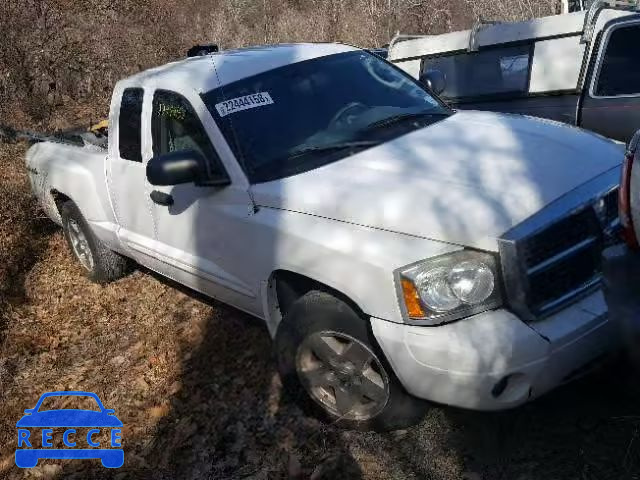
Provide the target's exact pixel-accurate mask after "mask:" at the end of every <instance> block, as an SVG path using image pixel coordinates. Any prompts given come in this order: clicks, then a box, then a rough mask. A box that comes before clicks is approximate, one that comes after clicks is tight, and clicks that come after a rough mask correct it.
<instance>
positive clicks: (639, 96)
mask: <svg viewBox="0 0 640 480" xmlns="http://www.w3.org/2000/svg"><path fill="white" fill-rule="evenodd" d="M638 38H640V14H638V12H637V11H633V10H630V9H623V8H612V7H608V6H606V5H605V4H603V3H602V2H595V3H594V4H593V5H591V7H590V8H589V10H588V11H579V12H576V13H570V14H566V15H555V16H550V17H544V18H538V19H534V20H529V21H525V22H516V23H498V22H479V23H477V24H476V25H475V26H474V28H473V29H472V30H467V31H463V32H453V33H447V34H443V35H432V36H419V37H418V36H413V37H409V36H402V35H400V36H397V37H396V38H395V39H394V40H393V41H392V42H391V45H390V49H389V60H390V61H391V62H393V63H395V64H396V65H397V66H399V67H400V68H402V69H403V70H405V71H406V72H408V73H409V74H411V75H412V76H414V77H415V78H419V79H422V80H423V81H425V82H427V84H431V85H432V86H438V87H439V88H437V89H436V93H439V94H440V96H441V97H442V98H443V99H444V100H445V101H446V102H448V103H449V104H450V105H451V106H452V107H454V108H457V109H462V110H490V111H497V112H505V113H517V114H524V115H531V116H535V117H542V118H547V119H551V120H557V121H561V122H564V123H568V124H571V125H576V126H579V127H582V128H585V129H588V130H592V131H594V132H596V133H599V134H601V135H604V136H606V137H609V138H611V139H614V140H618V141H622V142H628V141H629V140H630V139H631V136H632V135H633V133H634V132H635V131H636V130H637V129H638V128H640V61H638V60H639V57H638V50H637V46H636V45H637V39H638ZM438 90H439V91H438Z"/></svg>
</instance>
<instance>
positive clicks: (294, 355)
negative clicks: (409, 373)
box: [275, 290, 429, 431]
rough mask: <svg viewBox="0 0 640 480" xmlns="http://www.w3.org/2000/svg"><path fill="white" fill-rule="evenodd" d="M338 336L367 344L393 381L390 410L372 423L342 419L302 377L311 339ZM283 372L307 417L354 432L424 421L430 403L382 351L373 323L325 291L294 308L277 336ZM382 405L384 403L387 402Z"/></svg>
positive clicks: (311, 294)
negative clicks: (301, 361)
mask: <svg viewBox="0 0 640 480" xmlns="http://www.w3.org/2000/svg"><path fill="white" fill-rule="evenodd" d="M327 331H329V332H337V333H338V334H344V335H345V336H348V337H351V338H353V339H356V340H358V341H359V342H361V343H362V344H364V345H365V346H366V347H368V349H369V350H370V352H371V353H373V354H374V355H375V357H374V358H375V359H376V360H377V361H378V362H379V364H377V365H378V367H381V368H382V369H383V370H384V375H386V377H385V378H386V380H387V382H388V389H387V392H388V397H387V400H386V404H385V405H384V407H383V408H382V409H381V410H379V411H378V413H375V414H373V415H372V416H371V417H370V418H366V419H351V418H345V416H343V417H341V416H339V415H337V414H336V413H335V412H332V411H331V410H330V409H329V408H326V407H325V406H324V405H322V404H321V403H320V401H317V400H316V399H314V398H312V396H311V394H310V393H309V392H308V391H307V389H306V388H305V386H304V385H303V381H302V377H301V375H299V373H298V367H297V365H298V362H297V360H298V358H299V357H298V355H301V353H300V352H301V351H302V350H301V348H302V347H301V346H302V345H303V344H304V342H305V339H308V338H309V336H310V335H313V334H314V333H317V332H327ZM275 350H276V357H277V364H278V370H279V372H280V377H281V379H282V383H283V386H284V391H285V395H287V396H288V397H290V398H291V399H292V400H293V401H295V402H296V403H297V404H298V405H299V406H300V407H301V408H302V409H303V411H305V413H306V414H308V415H310V416H314V417H317V418H319V419H321V420H324V421H326V422H328V423H335V424H336V425H338V426H340V427H343V428H349V429H354V430H375V431H389V430H397V429H403V428H407V427H410V426H412V425H415V424H416V423H418V422H419V421H420V420H421V419H422V418H423V417H424V414H425V412H426V410H427V408H428V405H429V404H428V402H426V401H423V400H420V399H418V398H416V397H413V396H411V395H409V394H408V393H407V392H406V391H405V390H404V388H403V387H402V385H401V384H400V382H399V380H398V379H397V378H396V376H395V374H394V372H393V370H392V369H391V367H390V365H389V364H388V362H387V361H386V359H385V357H384V354H383V353H382V351H381V349H380V348H379V346H378V344H377V342H376V341H375V338H374V336H373V333H372V332H371V328H370V325H369V322H368V321H367V320H366V319H365V318H362V316H361V315H359V314H358V313H357V312H356V311H355V310H354V309H353V308H351V307H350V306H349V305H348V303H347V302H345V301H343V300H341V299H339V298H336V297H335V296H334V295H331V294H329V293H326V292H324V291H318V290H313V291H311V292H309V293H307V294H305V295H304V296H302V297H301V298H299V299H298V300H296V301H295V302H294V303H293V304H292V305H291V307H290V309H289V311H288V312H287V314H286V315H285V317H284V318H283V320H282V322H281V324H280V325H279V327H278V331H277V333H276V338H275ZM381 404H382V403H381Z"/></svg>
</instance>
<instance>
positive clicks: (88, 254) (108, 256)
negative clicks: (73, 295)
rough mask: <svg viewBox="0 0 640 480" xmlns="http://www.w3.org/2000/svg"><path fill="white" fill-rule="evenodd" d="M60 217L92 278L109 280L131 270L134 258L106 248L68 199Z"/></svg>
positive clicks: (74, 251) (79, 257)
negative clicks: (131, 259) (130, 258)
mask: <svg viewBox="0 0 640 480" xmlns="http://www.w3.org/2000/svg"><path fill="white" fill-rule="evenodd" d="M60 216H61V217H62V229H63V231H64V236H65V239H66V240H67V244H68V245H69V249H70V250H71V253H73V256H74V257H75V258H76V260H78V262H79V263H80V265H81V266H82V267H83V268H84V270H85V272H86V275H87V277H88V278H89V279H90V280H91V281H93V282H96V283H101V284H104V283H109V282H112V281H114V280H117V279H119V278H122V277H124V276H125V275H126V274H127V273H129V271H130V270H131V261H130V260H129V259H128V258H126V257H124V256H122V255H120V254H118V253H116V252H114V251H112V250H110V249H109V248H107V246H106V245H105V244H104V243H102V242H101V241H100V239H98V238H97V237H96V236H95V235H94V234H93V232H92V231H91V228H90V227H89V225H88V224H87V222H86V220H85V219H84V217H83V216H82V213H81V212H80V209H78V207H77V206H76V204H75V203H73V202H71V201H68V202H65V203H64V204H63V205H62V207H61V208H60Z"/></svg>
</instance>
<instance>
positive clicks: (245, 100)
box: [216, 92, 273, 117]
mask: <svg viewBox="0 0 640 480" xmlns="http://www.w3.org/2000/svg"><path fill="white" fill-rule="evenodd" d="M272 104H273V99H272V98H271V95H269V94H268V93H267V92H260V93H253V94H251V95H245V96H244V97H237V98H232V99H231V100H227V101H225V102H220V103H217V104H216V110H217V111H218V114H219V115H220V116H221V117H226V116H227V115H229V114H230V113H235V112H240V111H242V110H249V109H250V108H257V107H264V106H265V105H272Z"/></svg>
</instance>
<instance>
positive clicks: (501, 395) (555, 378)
mask: <svg viewBox="0 0 640 480" xmlns="http://www.w3.org/2000/svg"><path fill="white" fill-rule="evenodd" d="M371 324H372V329H373V333H374V335H375V337H376V339H377V341H378V343H379V344H380V346H381V348H382V350H383V352H384V354H385V356H386V358H387V360H388V361H389V363H390V364H391V367H392V368H393V370H394V372H395V373H396V376H397V377H398V379H399V380H400V382H401V383H402V385H403V386H404V387H405V389H406V390H407V391H408V392H409V393H411V394H412V395H415V396H416V397H419V398H423V399H426V400H431V401H434V402H438V403H443V404H447V405H453V406H458V407H463V408H470V409H474V410H501V409H506V408H510V407H515V406H517V405H520V404H523V403H525V402H527V401H528V400H529V399H531V398H535V397H538V396H540V395H542V394H544V393H546V392H548V391H549V390H551V389H553V388H555V387H556V386H558V385H560V384H562V383H565V382H567V381H569V380H571V379H573V378H575V377H577V376H579V375H580V374H581V373H582V372H583V371H585V370H587V369H588V366H589V365H590V364H591V363H593V362H595V361H597V360H598V359H599V358H600V357H602V356H603V355H604V354H606V353H607V352H609V351H611V350H612V349H614V348H615V347H616V346H617V336H616V335H615V329H614V328H613V327H612V325H611V323H610V322H609V321H608V316H607V307H606V303H605V301H604V296H603V293H602V291H600V290H598V291H596V292H595V293H592V294H591V295H589V296H588V297H586V298H584V299H582V300H580V301H579V302H576V303H574V304H573V305H571V306H569V307H567V308H565V309H564V310H562V311H561V312H558V313H557V314H555V315H553V316H551V317H548V318H546V319H544V320H543V321H540V322H537V323H532V324H526V323H524V322H522V321H521V320H520V319H519V318H518V317H516V316H515V315H514V314H513V313H511V312H509V311H508V310H504V309H500V310H494V311H490V312H484V313H481V314H479V315H475V316H473V317H470V318H467V319H465V320H461V321H458V322H455V323H451V324H448V325H443V326H439V327H418V326H410V325H403V324H397V323H391V322H388V321H385V320H380V319H377V318H372V319H371Z"/></svg>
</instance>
